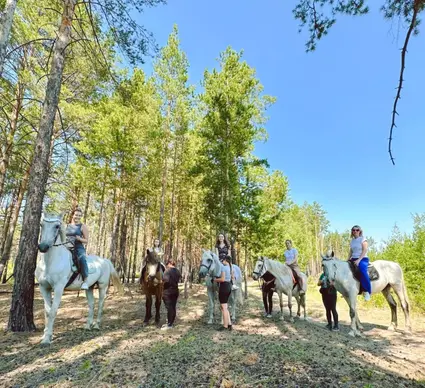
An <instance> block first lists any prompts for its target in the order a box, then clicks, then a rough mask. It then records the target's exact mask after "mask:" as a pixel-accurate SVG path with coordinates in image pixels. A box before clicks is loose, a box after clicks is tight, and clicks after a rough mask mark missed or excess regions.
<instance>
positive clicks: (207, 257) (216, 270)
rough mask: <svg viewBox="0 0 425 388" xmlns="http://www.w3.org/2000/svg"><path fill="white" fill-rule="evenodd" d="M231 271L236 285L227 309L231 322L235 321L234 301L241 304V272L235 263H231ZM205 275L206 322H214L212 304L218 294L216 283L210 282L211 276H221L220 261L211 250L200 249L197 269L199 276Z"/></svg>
mask: <svg viewBox="0 0 425 388" xmlns="http://www.w3.org/2000/svg"><path fill="white" fill-rule="evenodd" d="M232 268H233V273H234V276H235V283H236V284H235V285H236V286H238V289H237V290H232V293H231V294H230V297H229V311H230V315H231V319H232V322H233V323H234V322H236V303H237V302H239V304H240V305H243V297H242V273H241V270H240V268H239V267H238V266H237V265H236V264H232ZM206 276H207V280H206V286H207V292H208V307H209V319H208V324H209V325H211V324H213V323H214V306H215V302H216V300H217V295H218V287H219V286H218V284H217V283H212V282H211V279H212V278H213V277H216V278H218V277H220V276H221V263H220V260H219V258H218V256H217V255H216V254H215V253H214V252H212V251H207V250H205V249H202V260H201V267H200V269H199V277H201V278H204V277H206Z"/></svg>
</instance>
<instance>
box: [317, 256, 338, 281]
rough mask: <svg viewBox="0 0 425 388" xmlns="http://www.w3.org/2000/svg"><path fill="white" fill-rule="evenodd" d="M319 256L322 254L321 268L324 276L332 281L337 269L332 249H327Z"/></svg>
mask: <svg viewBox="0 0 425 388" xmlns="http://www.w3.org/2000/svg"><path fill="white" fill-rule="evenodd" d="M320 256H322V268H323V272H324V274H325V276H326V277H327V278H328V279H329V280H331V281H334V280H335V277H336V270H337V265H336V260H335V254H334V251H332V250H328V252H326V254H325V255H320Z"/></svg>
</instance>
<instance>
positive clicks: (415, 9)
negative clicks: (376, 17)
mask: <svg viewBox="0 0 425 388" xmlns="http://www.w3.org/2000/svg"><path fill="white" fill-rule="evenodd" d="M420 2H421V0H415V3H414V5H413V15H412V20H411V21H410V25H409V29H408V30H407V34H406V38H405V40H404V45H403V48H402V50H401V65H400V78H399V80H398V86H397V94H396V96H395V99H394V105H393V112H392V120H391V127H390V136H389V138H388V153H389V154H390V160H391V163H392V164H393V165H395V161H394V157H393V153H392V141H393V131H394V128H396V127H397V125H396V115H398V112H397V105H398V101H399V100H400V98H401V89H402V88H403V82H404V79H403V76H404V70H405V67H406V53H407V47H408V45H409V40H410V37H411V36H412V32H414V30H415V27H416V24H417V16H418V13H419V6H420Z"/></svg>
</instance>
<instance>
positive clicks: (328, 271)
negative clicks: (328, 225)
mask: <svg viewBox="0 0 425 388" xmlns="http://www.w3.org/2000/svg"><path fill="white" fill-rule="evenodd" d="M322 264H323V269H324V272H325V275H326V276H327V277H328V279H329V280H330V281H332V282H334V285H335V288H336V290H337V291H338V292H340V293H341V294H342V296H343V297H344V299H345V300H346V302H347V303H348V307H349V308H350V318H351V331H350V333H349V334H350V335H351V336H353V337H355V336H356V335H357V336H360V335H361V334H360V331H359V330H360V329H362V326H361V324H360V321H359V318H358V315H357V309H356V303H357V295H358V294H359V291H360V282H359V281H358V280H357V279H356V278H355V277H354V275H353V272H352V271H351V269H350V266H349V263H348V262H347V261H342V260H338V259H337V258H335V257H333V252H332V253H331V252H328V253H327V254H326V255H322ZM372 264H373V266H374V267H375V268H376V270H377V271H378V273H379V279H377V280H374V281H372V282H371V284H372V295H373V294H377V293H378V292H382V294H383V295H384V297H385V299H386V300H387V302H388V304H389V305H390V308H391V324H390V326H389V327H388V330H395V329H396V328H397V303H396V302H395V300H394V298H393V296H392V295H391V289H393V290H394V292H395V293H396V294H397V297H398V299H399V301H400V304H401V308H402V309H403V312H404V317H405V328H406V332H411V324H410V317H409V300H408V297H407V291H406V285H405V283H404V277H403V271H402V269H401V267H400V265H399V264H397V263H395V262H393V261H387V260H376V261H374V262H373V263H372Z"/></svg>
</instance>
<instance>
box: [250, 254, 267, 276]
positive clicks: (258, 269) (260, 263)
mask: <svg viewBox="0 0 425 388" xmlns="http://www.w3.org/2000/svg"><path fill="white" fill-rule="evenodd" d="M266 272H267V270H266V264H265V262H264V257H263V256H260V257H259V258H258V260H257V262H256V263H255V267H254V271H253V272H252V278H253V279H254V280H258V279H259V278H261V277H262V276H263V275H264V274H265V273H266Z"/></svg>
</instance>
